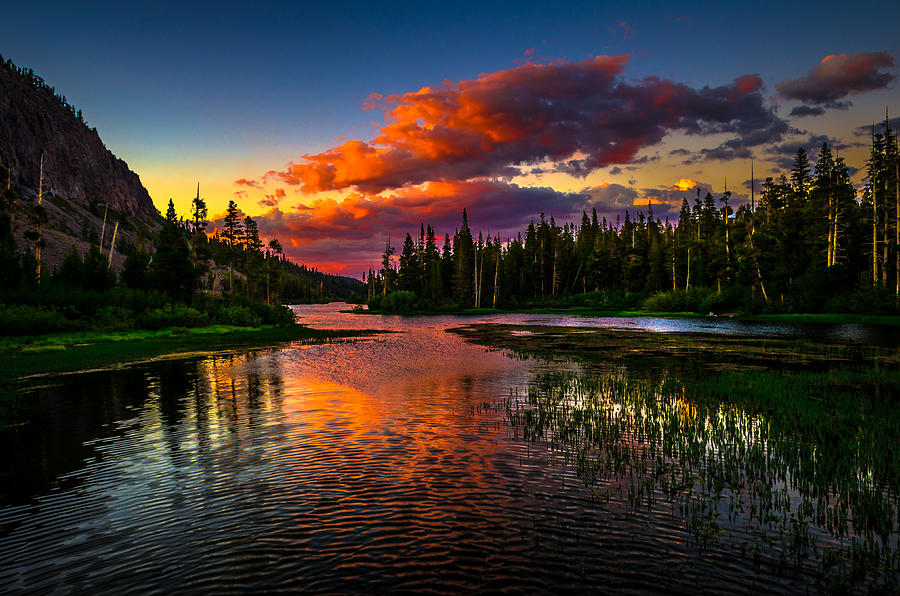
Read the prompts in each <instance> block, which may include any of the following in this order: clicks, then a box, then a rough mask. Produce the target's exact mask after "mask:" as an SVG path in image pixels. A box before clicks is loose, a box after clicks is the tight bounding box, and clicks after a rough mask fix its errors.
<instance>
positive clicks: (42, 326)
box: [0, 304, 85, 335]
mask: <svg viewBox="0 0 900 596" xmlns="http://www.w3.org/2000/svg"><path fill="white" fill-rule="evenodd" d="M84 326H85V325H84V323H83V322H81V321H73V320H70V319H67V318H66V317H65V316H63V315H62V314H61V313H59V312H57V311H56V310H55V309H48V308H39V307H34V306H27V305H13V304H3V305H0V335H38V334H41V333H55V332H60V331H74V330H77V329H81V328H83V327H84Z"/></svg>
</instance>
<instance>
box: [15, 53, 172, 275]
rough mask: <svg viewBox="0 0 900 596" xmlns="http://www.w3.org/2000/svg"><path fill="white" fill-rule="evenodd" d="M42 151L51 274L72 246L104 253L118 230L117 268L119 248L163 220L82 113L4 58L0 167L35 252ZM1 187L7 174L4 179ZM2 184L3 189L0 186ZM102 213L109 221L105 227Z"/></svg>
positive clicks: (18, 228) (20, 239)
mask: <svg viewBox="0 0 900 596" xmlns="http://www.w3.org/2000/svg"><path fill="white" fill-rule="evenodd" d="M41 155H43V208H44V213H45V215H46V220H45V222H44V224H43V230H42V238H43V245H44V250H43V255H42V262H43V264H44V267H45V269H46V270H47V271H52V270H53V269H54V268H55V267H56V266H57V265H59V263H61V262H62V260H63V259H64V258H65V256H66V255H67V254H68V253H69V252H70V251H71V250H72V249H73V247H74V248H75V249H76V250H77V251H79V252H81V253H84V252H85V251H86V250H88V248H89V247H90V246H91V245H92V244H93V245H100V244H101V239H102V245H103V246H101V249H102V250H103V252H104V254H106V253H108V252H109V250H110V248H111V246H110V242H111V240H112V231H113V230H114V229H116V225H118V229H117V234H116V247H115V250H113V259H112V263H113V266H114V267H116V268H118V267H119V266H120V265H121V261H122V259H123V257H122V254H121V252H122V249H124V248H126V247H127V246H128V245H130V244H135V243H137V244H142V243H143V242H145V241H147V239H148V238H149V237H151V236H152V235H153V233H154V232H155V231H156V230H158V229H159V226H160V224H161V221H162V218H161V216H160V214H159V212H158V211H157V209H156V207H154V205H153V202H152V201H151V200H150V195H149V194H148V193H147V189H146V188H144V186H143V185H142V184H141V180H140V178H139V177H138V175H137V174H135V173H134V172H132V171H131V170H130V169H129V168H128V164H126V163H125V162H124V161H122V160H121V159H119V158H117V157H116V156H115V155H113V154H112V152H110V151H109V150H108V149H107V148H106V147H105V146H104V145H103V141H101V140H100V137H99V136H98V135H97V131H96V129H94V128H90V127H88V125H87V124H85V122H84V120H83V119H82V117H81V113H80V112H79V111H78V110H76V109H75V108H74V107H72V106H71V105H69V103H68V102H67V101H66V100H65V98H64V97H63V96H60V95H58V94H57V93H56V90H55V89H54V88H53V87H51V86H49V85H48V84H46V83H45V82H44V81H43V79H41V78H40V77H38V76H37V75H35V74H34V73H33V72H32V71H31V70H30V69H21V68H16V67H15V65H13V64H12V63H11V62H9V61H4V60H3V59H2V57H0V165H2V166H4V168H0V173H2V172H3V171H4V170H5V169H6V168H8V169H9V173H10V176H9V181H8V183H9V186H10V188H11V189H12V190H13V191H14V192H13V193H12V196H14V197H16V199H15V201H14V202H13V204H12V205H10V207H11V210H12V224H13V226H12V227H13V235H14V237H15V238H16V241H17V243H18V244H19V246H20V248H21V249H22V250H26V251H29V252H33V250H34V245H33V243H30V242H29V241H28V240H27V233H28V232H29V231H30V230H34V228H35V225H36V223H37V220H36V219H35V210H34V205H35V203H36V198H37V194H38V180H39V178H40V177H41V174H40V172H41ZM0 183H2V184H3V185H4V186H5V185H6V184H7V180H6V177H5V176H4V177H3V180H0ZM2 190H5V188H3V189H0V191H2ZM104 218H105V219H106V225H104V223H103V222H104Z"/></svg>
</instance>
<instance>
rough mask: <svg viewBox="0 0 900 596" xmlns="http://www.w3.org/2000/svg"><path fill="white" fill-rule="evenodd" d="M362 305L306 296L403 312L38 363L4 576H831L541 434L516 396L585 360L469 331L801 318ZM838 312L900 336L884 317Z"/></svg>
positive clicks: (701, 583) (460, 584)
mask: <svg viewBox="0 0 900 596" xmlns="http://www.w3.org/2000/svg"><path fill="white" fill-rule="evenodd" d="M343 307H345V306H344V305H324V306H309V307H299V308H297V310H298V313H299V315H300V317H301V319H302V320H303V321H304V322H307V323H309V324H311V325H312V326H314V327H323V328H378V329H390V330H393V331H398V332H400V333H392V334H385V335H381V336H378V337H375V338H372V339H366V340H364V341H359V342H346V343H334V344H327V345H318V346H299V345H298V346H284V347H279V348H270V349H261V350H253V351H245V352H241V353H236V354H233V355H227V356H222V355H217V356H207V357H194V358H190V359H180V360H167V361H158V362H152V363H145V364H137V365H132V366H129V367H126V368H121V369H115V370H107V371H98V372H88V373H81V374H73V375H65V376H60V377H54V378H43V379H36V380H32V381H30V382H28V383H27V384H26V386H25V387H23V389H22V391H23V394H24V395H25V396H27V397H28V399H30V400H33V402H34V403H35V407H34V409H33V411H30V412H28V413H27V414H26V417H27V420H26V421H25V424H23V425H22V426H21V427H20V428H18V429H16V430H15V431H14V432H7V433H0V441H2V444H0V450H2V453H3V454H4V459H3V460H2V463H0V592H7V591H11V592H32V593H47V592H52V591H59V592H85V593H122V592H123V591H124V590H126V589H129V590H135V591H140V592H161V593H169V592H173V591H175V592H213V593H221V592H230V591H248V590H249V591H260V590H263V589H302V590H305V591H309V592H348V591H349V592H385V591H389V590H412V591H428V590H431V591H438V592H448V591H452V592H456V591H489V592H493V591H499V590H506V591H513V592H521V591H526V592H545V591H555V592H570V591H574V590H579V591H584V590H588V591H602V592H625V593H643V592H658V591H660V590H661V589H665V590H667V591H671V592H683V593H696V592H698V591H701V592H721V591H724V590H727V591H728V592H732V593H735V592H736V593H756V592H758V591H759V590H760V589H763V590H764V591H767V592H784V593H794V592H797V591H801V590H806V588H807V586H808V585H810V584H812V583H813V582H814V578H813V575H812V572H811V571H809V572H807V571H804V570H803V569H802V568H801V569H800V570H794V571H792V572H791V573H774V570H773V567H772V566H771V565H769V564H768V563H767V562H766V560H767V556H768V555H769V554H771V555H772V556H771V557H769V558H773V559H777V552H775V551H776V550H777V548H776V547H774V546H773V547H771V548H772V550H773V552H772V553H766V552H763V553H762V555H763V556H762V562H760V560H759V559H760V557H759V553H757V555H756V558H755V559H754V556H751V555H750V554H748V553H747V552H746V550H745V547H743V546H741V545H746V543H747V542H748V540H749V541H750V542H752V537H753V535H754V530H753V528H752V527H750V526H752V524H750V525H748V524H747V523H746V520H743V519H741V518H740V517H739V516H736V519H735V520H734V521H724V520H723V522H722V526H723V528H724V529H725V531H723V532H720V533H719V534H718V535H717V539H716V540H713V541H699V540H698V539H697V534H696V532H694V531H692V530H691V528H690V527H689V522H690V521H691V519H692V518H691V514H690V512H686V511H685V510H684V508H683V507H680V506H679V504H678V503H677V502H676V501H675V500H672V499H667V498H666V497H665V496H662V495H658V496H657V498H656V499H650V500H649V501H648V503H647V504H636V503H635V499H634V498H633V497H630V496H629V495H628V494H627V492H628V491H627V490H624V489H623V487H625V486H627V482H628V481H627V479H628V478H629V477H634V475H635V470H629V469H624V468H623V469H622V470H621V474H615V475H613V477H606V478H605V479H604V480H603V481H602V482H601V483H600V484H598V483H597V482H593V483H590V482H586V481H585V476H584V473H583V470H579V466H578V465H577V463H574V462H573V461H571V458H568V457H567V456H566V453H564V450H562V449H561V448H560V447H559V446H557V445H554V443H553V442H549V441H535V440H530V439H525V438H523V435H524V434H526V433H525V432H523V429H522V428H520V427H517V425H516V422H515V421H512V420H510V419H509V413H508V407H509V405H510V404H515V403H516V401H517V400H518V399H519V396H520V395H525V393H526V391H527V389H528V387H530V386H533V385H534V384H535V383H536V380H537V379H540V378H543V376H545V375H547V374H548V373H553V372H559V371H560V369H571V370H572V371H575V372H577V366H576V365H574V364H573V365H559V364H556V365H553V366H552V367H551V365H549V364H546V363H542V362H540V361H534V360H520V359H514V358H510V357H508V356H506V355H504V354H503V353H500V352H495V351H486V350H485V349H483V348H481V347H479V346H475V345H470V344H467V343H465V342H464V341H463V340H461V339H460V338H459V337H457V336H456V335H453V334H451V333H447V332H446V331H445V330H446V329H447V328H449V327H454V326H458V325H460V324H461V323H470V322H475V321H497V322H504V323H529V324H553V325H568V326H587V325H613V326H630V327H642V328H647V329H652V330H657V331H678V330H681V331H706V332H719V333H731V334H750V335H769V336H771V335H775V336H790V335H791V334H796V333H797V332H798V328H797V327H793V326H785V325H755V326H748V325H745V324H741V323H738V322H735V321H726V320H706V319H704V320H694V321H678V320H667V319H635V320H623V319H609V320H603V319H588V318H573V317H561V316H550V315H546V316H545V315H539V316H535V315H528V316H521V315H499V316H494V317H479V318H473V317H451V316H446V317H428V318H409V317H380V316H352V315H344V314H340V313H339V312H338V310H339V309H340V308H343ZM815 329H816V333H817V334H818V336H819V337H821V338H823V339H829V340H835V341H844V342H863V343H866V342H871V343H890V342H891V341H896V338H894V337H893V335H892V334H891V333H885V332H884V331H883V330H878V329H877V328H870V327H865V326H828V327H817V328H815ZM800 330H801V331H802V332H804V333H805V332H808V331H809V329H807V328H803V329H800ZM511 396H512V397H511ZM753 424H755V423H753ZM751 426H752V424H751ZM754 428H755V427H754ZM742 432H744V431H742ZM753 432H755V431H754V430H753V428H751V429H750V430H748V431H747V432H746V433H745V434H744V435H742V436H744V437H745V438H747V437H750V438H749V439H748V440H751V441H752V436H753ZM747 433H749V434H747ZM617 489H618V490H617ZM787 498H790V497H789V496H788V497H787ZM722 507H725V505H724V504H723V505H722ZM729 517H731V516H729ZM822 535H823V541H824V542H825V543H827V542H829V541H832V542H833V540H832V539H831V538H830V537H829V536H828V535H827V533H825V532H823V533H822ZM893 540H894V541H895V542H896V537H894V538H893ZM742 549H743V550H742Z"/></svg>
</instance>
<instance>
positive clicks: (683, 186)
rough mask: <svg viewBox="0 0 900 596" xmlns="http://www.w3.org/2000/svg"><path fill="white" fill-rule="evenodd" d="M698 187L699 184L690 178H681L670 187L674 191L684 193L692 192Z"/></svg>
mask: <svg viewBox="0 0 900 596" xmlns="http://www.w3.org/2000/svg"><path fill="white" fill-rule="evenodd" d="M698 186H700V183H699V182H697V181H696V180H691V179H690V178H682V179H681V180H679V181H678V182H676V183H675V184H673V185H672V188H674V189H675V190H680V191H686V190H693V189H695V188H697V187H698Z"/></svg>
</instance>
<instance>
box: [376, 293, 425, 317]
mask: <svg viewBox="0 0 900 596" xmlns="http://www.w3.org/2000/svg"><path fill="white" fill-rule="evenodd" d="M417 306H418V299H417V298H416V295H415V294H414V293H412V292H407V291H406V290H397V291H395V292H391V293H390V294H388V295H387V296H384V297H382V299H381V309H382V310H386V311H388V312H412V311H414V310H416V308H417Z"/></svg>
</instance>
